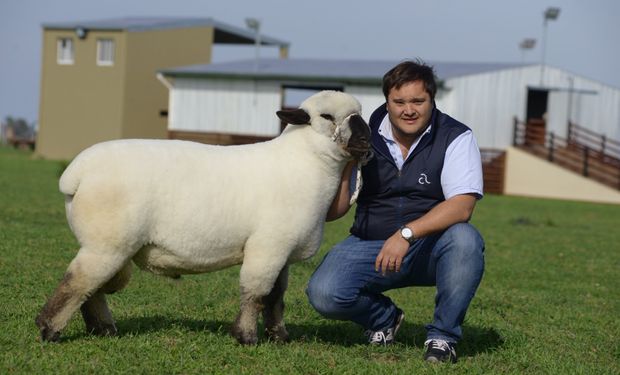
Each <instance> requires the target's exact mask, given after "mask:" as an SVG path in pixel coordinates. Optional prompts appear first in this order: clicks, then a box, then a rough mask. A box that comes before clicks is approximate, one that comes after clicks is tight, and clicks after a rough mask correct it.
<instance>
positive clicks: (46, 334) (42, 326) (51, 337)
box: [36, 318, 60, 342]
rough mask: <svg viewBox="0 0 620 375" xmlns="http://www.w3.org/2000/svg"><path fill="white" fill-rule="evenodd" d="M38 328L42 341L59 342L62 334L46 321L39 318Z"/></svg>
mask: <svg viewBox="0 0 620 375" xmlns="http://www.w3.org/2000/svg"><path fill="white" fill-rule="evenodd" d="M36 323H37V326H38V327H39V332H41V341H47V342H57V341H58V340H59V339H60V332H59V331H55V330H53V329H52V328H51V327H50V326H48V325H47V324H46V323H45V322H44V321H42V320H40V319H39V318H37V320H36Z"/></svg>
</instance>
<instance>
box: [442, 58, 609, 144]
mask: <svg viewBox="0 0 620 375" xmlns="http://www.w3.org/2000/svg"><path fill="white" fill-rule="evenodd" d="M569 79H572V80H573V83H572V87H573V88H574V89H576V90H585V91H594V92H596V94H595V95H591V94H574V95H573V100H572V105H571V111H570V112H571V119H572V120H573V121H574V122H576V123H577V124H579V125H582V126H584V127H587V128H588V129H590V130H593V131H596V132H598V133H603V134H607V136H608V137H610V138H613V139H618V140H620V89H616V88H613V87H610V86H606V85H604V84H601V83H599V82H595V81H592V80H588V79H585V78H582V77H578V76H575V75H573V74H571V73H568V72H565V71H563V70H560V69H556V68H552V67H547V68H546V69H545V86H546V87H549V88H559V89H561V90H567V89H568V88H569V87H571V83H570V80H569ZM445 86H446V87H447V88H448V89H449V90H448V92H447V93H445V94H443V95H440V96H439V98H438V99H437V106H438V108H439V109H440V110H442V111H443V112H445V113H448V114H449V115H450V116H452V117H454V118H456V119H457V120H459V121H461V122H464V123H465V124H466V125H468V126H469V127H471V128H472V129H473V130H474V133H475V134H476V138H477V140H478V144H479V145H480V147H484V148H500V149H503V148H506V147H508V146H510V145H511V144H512V123H513V117H514V116H516V117H517V118H519V119H520V120H521V121H524V120H525V113H526V109H527V92H528V90H527V89H528V86H531V87H539V86H540V66H538V65H534V66H530V67H522V68H514V69H506V70H502V71H497V72H491V73H483V74H475V75H469V76H463V77H458V78H453V79H448V80H446V82H445ZM567 103H568V96H567V95H566V91H564V92H562V91H555V92H554V91H552V92H551V93H550V95H549V103H548V126H547V131H554V132H555V133H556V134H558V135H560V136H563V137H565V136H566V129H567V128H566V126H567V125H566V124H567V122H566V120H567V118H568V112H567V110H568V104H567Z"/></svg>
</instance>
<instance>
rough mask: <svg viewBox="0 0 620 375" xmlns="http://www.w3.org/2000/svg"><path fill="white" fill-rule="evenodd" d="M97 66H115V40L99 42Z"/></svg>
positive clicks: (100, 40)
mask: <svg viewBox="0 0 620 375" xmlns="http://www.w3.org/2000/svg"><path fill="white" fill-rule="evenodd" d="M97 65H103V66H110V65H114V40H112V39H99V40H97Z"/></svg>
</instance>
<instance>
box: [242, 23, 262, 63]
mask: <svg viewBox="0 0 620 375" xmlns="http://www.w3.org/2000/svg"><path fill="white" fill-rule="evenodd" d="M245 24H246V26H247V27H248V28H250V29H252V30H254V32H255V33H256V37H255V38H254V42H255V46H256V57H255V59H256V61H255V62H254V71H256V72H258V60H259V59H260V21H259V20H258V19H256V18H246V19H245Z"/></svg>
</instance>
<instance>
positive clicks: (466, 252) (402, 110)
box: [306, 61, 484, 362]
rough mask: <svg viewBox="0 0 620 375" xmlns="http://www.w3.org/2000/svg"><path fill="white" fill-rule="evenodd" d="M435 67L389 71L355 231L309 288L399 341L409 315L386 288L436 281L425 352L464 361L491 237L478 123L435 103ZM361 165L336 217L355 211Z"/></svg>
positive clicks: (382, 338)
mask: <svg viewBox="0 0 620 375" xmlns="http://www.w3.org/2000/svg"><path fill="white" fill-rule="evenodd" d="M436 91H437V85H436V82H435V76H434V72H433V69H432V67H430V66H427V65H425V64H424V63H421V62H412V61H405V62H403V63H400V64H398V65H397V66H395V67H394V68H392V69H391V70H390V71H389V72H387V73H386V74H385V76H384V77H383V94H384V96H385V99H386V104H385V105H382V106H380V107H379V108H377V109H376V110H375V111H374V113H373V114H372V116H371V117H370V127H371V129H372V146H373V151H374V153H375V156H374V158H372V159H371V160H370V161H369V162H368V164H367V165H366V166H364V167H363V168H362V176H363V179H364V186H363V188H362V190H361V192H360V195H359V197H358V200H357V209H356V212H355V221H354V223H353V226H352V228H351V235H350V236H349V237H348V238H346V239H345V240H344V241H342V242H341V243H339V244H337V245H336V246H335V247H334V248H333V249H332V250H331V251H330V252H329V253H328V254H327V255H326V256H325V259H323V262H322V263H321V265H320V266H319V267H318V268H317V270H316V271H315V273H314V274H313V275H312V277H311V279H310V282H309V284H308V288H307V290H306V293H307V295H308V298H309V300H310V303H311V304H312V306H313V307H314V308H315V309H316V310H317V311H318V312H319V313H321V314H322V315H323V316H325V317H328V318H332V319H340V320H351V321H354V322H356V323H358V324H360V325H361V326H362V327H364V328H365V329H366V330H367V331H366V335H367V336H368V340H369V342H370V343H371V344H384V345H387V344H391V343H392V342H393V341H394V338H395V336H396V332H397V331H398V329H399V327H400V325H401V323H402V322H403V319H404V313H403V311H402V310H400V309H399V308H398V307H396V306H395V304H394V303H393V302H392V301H391V300H390V299H389V298H388V297H387V296H385V295H383V294H382V292H384V291H386V290H389V289H394V288H401V287H406V286H414V285H415V286H433V285H434V286H436V288H437V294H436V298H435V312H434V318H433V322H432V323H431V324H429V325H427V326H426V329H427V340H426V342H425V347H426V349H425V354H424V358H425V360H427V361H430V362H445V361H450V362H456V359H457V357H456V351H455V345H456V343H457V342H458V341H459V340H460V339H461V336H462V332H461V324H462V323H463V320H464V318H465V313H466V311H467V308H468V307H469V303H470V302H471V299H472V298H473V296H474V294H475V292H476V289H477V288H478V285H479V283H480V280H481V278H482V273H483V270H484V255H483V252H484V242H483V240H482V237H481V236H480V234H479V233H478V231H477V230H476V229H475V228H474V227H473V226H472V225H470V224H469V223H468V221H469V219H470V217H471V215H472V213H473V210H474V206H475V204H476V201H477V199H480V198H482V165H481V161H480V151H479V149H478V146H477V144H476V140H475V139H474V136H473V134H472V131H471V130H470V129H469V128H468V127H467V126H465V125H463V124H461V123H459V122H458V121H456V120H454V119H452V118H451V117H449V116H448V115H445V114H443V113H441V112H440V111H439V110H438V109H437V108H435V100H434V99H435V93H436ZM352 170H353V168H352V165H349V166H348V167H347V168H346V169H345V172H344V174H343V178H342V182H341V186H340V190H339V191H338V193H337V196H336V198H335V199H334V202H333V203H332V206H331V208H330V211H329V213H328V220H335V219H337V218H339V217H342V216H343V215H344V214H346V212H347V211H348V210H349V208H350V206H349V195H350V192H349V185H350V183H349V181H350V180H351V175H352Z"/></svg>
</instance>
